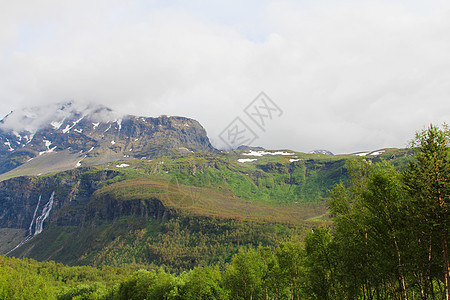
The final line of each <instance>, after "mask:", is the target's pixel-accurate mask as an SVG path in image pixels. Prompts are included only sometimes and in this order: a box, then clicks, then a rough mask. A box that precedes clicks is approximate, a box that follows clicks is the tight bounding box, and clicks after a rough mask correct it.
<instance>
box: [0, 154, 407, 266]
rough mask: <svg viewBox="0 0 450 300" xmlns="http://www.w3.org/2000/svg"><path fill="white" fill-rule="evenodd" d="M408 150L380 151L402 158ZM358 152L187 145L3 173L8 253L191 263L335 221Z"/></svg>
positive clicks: (224, 257)
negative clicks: (331, 197) (201, 149)
mask: <svg viewBox="0 0 450 300" xmlns="http://www.w3.org/2000/svg"><path fill="white" fill-rule="evenodd" d="M406 153H407V152H406V151H404V150H390V151H386V152H385V153H383V154H380V155H379V156H370V157H368V158H367V159H372V160H374V161H376V160H379V159H381V158H383V159H385V160H391V161H392V163H393V164H394V165H395V164H397V165H398V166H399V167H401V166H403V165H405V164H406V163H407V159H408V157H406V156H405V155H406ZM351 159H358V158H357V156H355V155H335V156H330V155H323V154H306V153H299V152H293V151H288V150H283V151H271V150H239V151H230V152H228V153H224V152H218V153H213V152H211V153H191V152H189V153H177V154H171V155H169V156H162V157H159V158H154V159H134V160H130V159H128V160H121V161H117V162H110V163H105V164H101V165H97V166H90V167H79V168H74V169H72V170H68V171H64V172H58V173H53V174H48V175H41V176H21V177H15V178H11V179H8V180H3V181H1V182H0V232H1V233H2V234H1V235H0V245H2V248H0V251H1V253H9V255H12V256H16V257H31V258H35V259H38V260H43V261H45V260H55V261H58V262H63V263H67V264H70V265H86V264H87V265H95V266H102V265H114V266H128V267H133V268H140V267H143V268H145V267H146V266H149V265H152V266H155V267H157V266H165V267H167V268H169V269H171V270H174V271H182V270H186V269H189V268H192V267H194V266H197V265H201V264H211V263H226V262H229V259H230V258H231V257H232V255H233V254H235V253H237V251H238V250H239V248H241V247H257V246H258V245H263V246H270V247H275V246H276V245H277V244H278V243H279V242H280V241H283V240H286V239H288V238H289V237H290V236H292V235H297V236H298V235H299V236H303V235H304V234H305V233H306V232H308V231H310V229H311V227H315V226H318V225H320V224H327V222H328V220H327V210H326V204H325V202H324V200H326V199H327V197H328V190H330V189H331V188H332V187H333V186H334V185H335V184H336V183H339V182H343V183H346V182H347V180H348V178H347V176H348V174H347V171H346V162H347V161H348V160H351Z"/></svg>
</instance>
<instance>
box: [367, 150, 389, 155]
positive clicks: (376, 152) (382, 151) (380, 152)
mask: <svg viewBox="0 0 450 300" xmlns="http://www.w3.org/2000/svg"><path fill="white" fill-rule="evenodd" d="M384 152H386V151H384V150H380V151H375V152H371V153H370V154H369V155H380V154H383V153H384Z"/></svg>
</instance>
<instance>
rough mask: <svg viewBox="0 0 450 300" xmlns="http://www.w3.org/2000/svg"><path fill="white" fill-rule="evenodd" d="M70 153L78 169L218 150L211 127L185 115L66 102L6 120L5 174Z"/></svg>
mask: <svg viewBox="0 0 450 300" xmlns="http://www.w3.org/2000/svg"><path fill="white" fill-rule="evenodd" d="M62 151H68V152H70V153H72V154H76V155H77V157H76V158H77V159H76V160H75V161H76V163H75V164H74V163H72V164H71V165H69V166H67V167H66V169H69V168H71V167H78V166H81V165H91V164H95V163H103V162H108V161H114V160H119V159H128V158H144V157H145V158H151V157H156V156H161V155H166V154H170V153H177V152H200V151H201V152H213V151H215V149H214V148H213V147H212V145H211V143H210V141H209V139H208V137H207V135H206V131H205V129H204V128H203V127H202V126H201V125H200V124H199V123H198V122H197V121H195V120H192V119H189V118H184V117H168V116H160V117H157V118H148V117H137V116H130V115H128V116H119V115H117V114H115V113H114V112H113V111H112V110H110V109H108V108H106V107H102V106H87V107H84V108H80V107H78V106H77V107H76V106H75V105H74V104H73V103H70V102H69V103H65V104H59V105H53V106H47V107H36V108H32V109H29V110H27V111H20V112H12V113H10V114H9V115H7V116H6V117H5V118H4V119H3V120H1V121H0V174H1V173H4V172H7V171H9V170H11V169H14V168H15V167H17V166H20V165H22V164H24V163H29V164H32V163H33V159H36V158H39V157H40V156H43V155H48V154H51V153H56V152H62Z"/></svg>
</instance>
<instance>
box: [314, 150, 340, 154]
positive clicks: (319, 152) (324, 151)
mask: <svg viewBox="0 0 450 300" xmlns="http://www.w3.org/2000/svg"><path fill="white" fill-rule="evenodd" d="M309 153H311V154H325V155H334V154H333V152H331V151H328V150H312V151H310V152H309Z"/></svg>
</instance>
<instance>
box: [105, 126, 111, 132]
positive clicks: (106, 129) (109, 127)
mask: <svg viewBox="0 0 450 300" xmlns="http://www.w3.org/2000/svg"><path fill="white" fill-rule="evenodd" d="M110 129H111V124H109V127H108V128H107V129H106V130H105V131H104V132H107V131H108V130H110Z"/></svg>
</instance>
